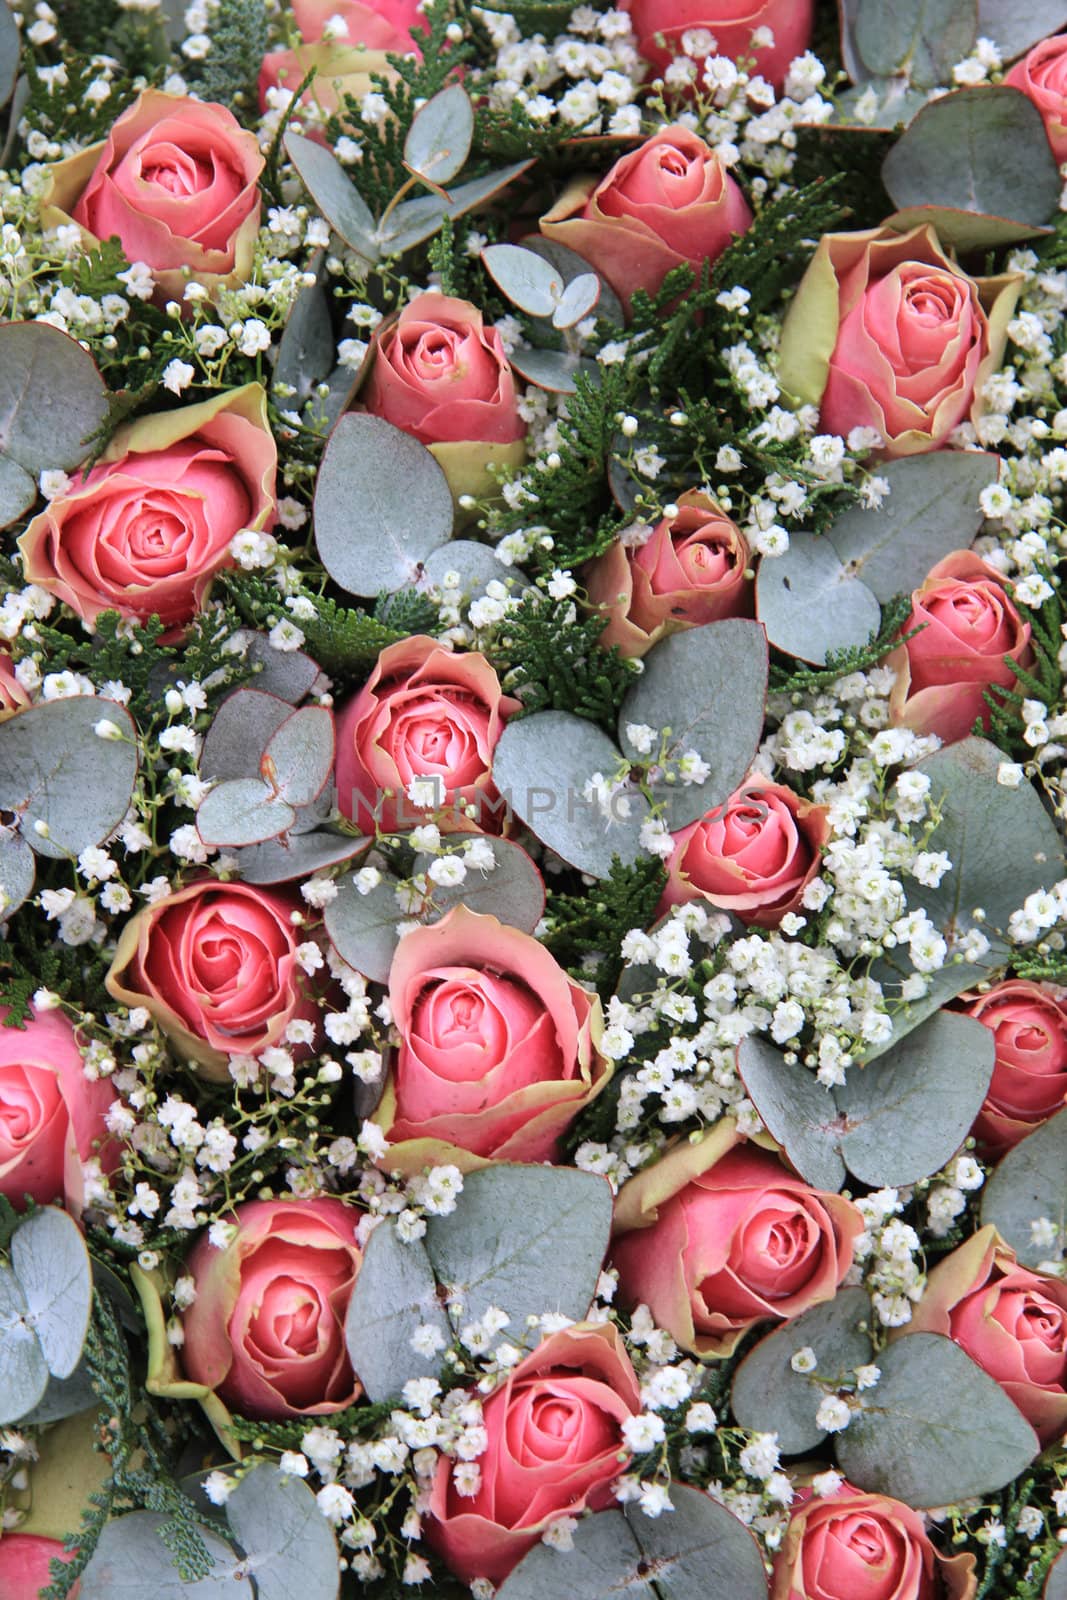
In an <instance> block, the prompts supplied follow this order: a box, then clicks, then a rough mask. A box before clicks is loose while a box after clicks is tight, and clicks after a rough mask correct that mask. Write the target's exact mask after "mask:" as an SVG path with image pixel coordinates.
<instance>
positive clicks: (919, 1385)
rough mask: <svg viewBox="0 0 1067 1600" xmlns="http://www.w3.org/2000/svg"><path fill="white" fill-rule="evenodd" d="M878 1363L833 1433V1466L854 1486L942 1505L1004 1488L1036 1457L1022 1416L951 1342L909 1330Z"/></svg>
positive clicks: (909, 1500) (918, 1503)
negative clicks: (871, 1382)
mask: <svg viewBox="0 0 1067 1600" xmlns="http://www.w3.org/2000/svg"><path fill="white" fill-rule="evenodd" d="M878 1365H879V1367H880V1368H881V1372H882V1375H881V1377H880V1379H879V1380H878V1382H877V1384H876V1385H875V1387H874V1388H873V1389H866V1390H864V1391H863V1393H862V1394H860V1395H859V1396H858V1399H859V1402H860V1410H859V1411H858V1412H854V1413H853V1416H852V1420H851V1421H850V1423H849V1425H848V1427H847V1428H846V1429H845V1430H844V1432H843V1433H840V1434H838V1436H837V1460H838V1465H839V1466H840V1468H841V1470H842V1472H843V1473H844V1474H845V1476H846V1478H848V1480H849V1482H850V1483H854V1484H855V1485H856V1486H857V1488H860V1489H869V1490H871V1491H872V1492H874V1493H877V1494H887V1495H892V1497H893V1498H894V1499H896V1500H903V1501H904V1503H905V1504H906V1505H909V1506H915V1507H918V1508H920V1509H921V1508H922V1507H924V1506H943V1505H949V1504H954V1503H956V1502H958V1501H960V1500H969V1499H970V1498H971V1497H972V1496H975V1495H984V1494H991V1493H992V1492H993V1491H994V1490H996V1489H1002V1488H1003V1487H1004V1485H1005V1484H1006V1483H1010V1482H1011V1480H1012V1479H1013V1478H1017V1477H1018V1476H1019V1474H1020V1473H1021V1472H1024V1471H1025V1470H1026V1468H1027V1467H1028V1466H1029V1465H1030V1463H1031V1461H1033V1459H1034V1457H1035V1456H1036V1455H1037V1453H1038V1450H1039V1448H1040V1446H1039V1444H1038V1441H1037V1435H1036V1434H1035V1433H1034V1430H1033V1429H1032V1428H1031V1426H1030V1424H1029V1423H1028V1422H1027V1421H1026V1420H1025V1419H1024V1418H1023V1416H1022V1413H1021V1412H1020V1411H1018V1410H1017V1409H1016V1407H1015V1406H1014V1405H1013V1404H1012V1402H1011V1401H1010V1400H1009V1399H1008V1397H1007V1395H1006V1394H1005V1393H1004V1390H1003V1389H1002V1388H1001V1387H1000V1385H999V1384H998V1383H995V1382H994V1381H993V1379H992V1378H990V1377H989V1376H988V1375H987V1374H986V1373H984V1372H983V1371H982V1369H981V1367H979V1366H977V1365H976V1364H975V1362H973V1361H972V1360H971V1358H970V1356H968V1355H965V1354H964V1352H963V1351H962V1350H961V1349H960V1347H959V1346H958V1345H956V1344H953V1342H952V1340H951V1339H947V1338H944V1337H943V1336H942V1335H941V1334H937V1333H913V1334H909V1335H908V1336H907V1337H906V1338H903V1339H898V1340H897V1341H896V1342H895V1343H893V1344H891V1345H889V1346H887V1348H886V1349H885V1350H883V1351H882V1352H881V1354H880V1355H879V1357H878Z"/></svg>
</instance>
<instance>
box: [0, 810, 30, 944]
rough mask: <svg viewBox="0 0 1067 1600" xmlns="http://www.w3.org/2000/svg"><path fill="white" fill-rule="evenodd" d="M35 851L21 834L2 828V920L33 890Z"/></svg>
mask: <svg viewBox="0 0 1067 1600" xmlns="http://www.w3.org/2000/svg"><path fill="white" fill-rule="evenodd" d="M36 870H37V868H36V864H35V862H34V856H33V851H32V850H31V849H30V847H29V845H28V844H27V843H26V841H25V839H23V838H22V836H21V834H18V833H12V832H10V831H9V830H8V829H7V828H0V922H2V921H3V920H4V918H5V917H8V916H10V915H11V913H12V911H17V910H18V908H19V906H20V905H21V904H22V902H23V901H24V900H25V899H26V896H27V895H29V894H32V892H33V880H34V876H35V874H36Z"/></svg>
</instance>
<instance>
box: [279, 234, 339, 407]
mask: <svg viewBox="0 0 1067 1600" xmlns="http://www.w3.org/2000/svg"><path fill="white" fill-rule="evenodd" d="M321 276H322V270H321V259H320V266H319V270H318V271H317V272H316V279H317V280H320V279H321ZM336 355H337V342H336V340H335V339H334V334H333V324H332V322H331V320H330V302H329V300H328V298H327V296H326V291H325V289H324V288H323V286H322V283H321V281H316V282H315V283H311V284H308V285H307V287H306V288H303V289H301V291H300V293H299V294H298V295H297V297H296V299H295V300H294V301H293V307H292V310H291V311H290V312H289V315H288V317H287V318H286V322H285V327H284V328H283V329H282V336H281V339H280V340H279V343H278V356H277V359H276V361H275V363H274V373H273V376H272V378H271V390H272V392H273V393H274V394H275V395H276V397H277V399H278V401H279V403H280V404H281V406H282V407H283V409H292V408H294V407H296V406H298V405H302V404H303V403H304V401H305V400H307V399H308V398H309V397H310V395H311V391H312V390H313V389H314V387H315V385H316V384H318V383H321V382H322V380H323V379H324V378H325V377H326V376H327V375H328V373H329V372H330V369H331V368H332V366H333V364H334V360H335V358H336ZM283 387H284V388H285V389H292V390H294V391H295V393H294V394H292V395H289V394H285V395H283V394H281V393H280V392H279V391H280V390H281V389H282V388H283Z"/></svg>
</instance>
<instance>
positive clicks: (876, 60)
mask: <svg viewBox="0 0 1067 1600" xmlns="http://www.w3.org/2000/svg"><path fill="white" fill-rule="evenodd" d="M855 10H856V20H855V42H856V48H857V49H858V51H859V54H860V57H861V59H862V61H863V64H864V66H865V67H866V68H867V69H868V71H869V72H870V73H871V74H872V75H873V76H874V77H878V78H893V77H904V76H906V77H907V78H909V79H910V81H911V82H912V83H914V84H915V85H916V86H917V87H919V88H920V89H932V88H933V87H934V86H935V85H936V84H945V83H951V82H952V68H953V66H954V65H955V64H956V62H957V61H960V60H962V59H963V57H964V56H966V55H967V54H968V53H969V52H970V49H971V46H972V45H973V44H974V41H975V38H976V37H977V24H978V14H977V7H976V0H892V4H889V5H887V4H885V0H859V3H858V5H857V6H856V8H855Z"/></svg>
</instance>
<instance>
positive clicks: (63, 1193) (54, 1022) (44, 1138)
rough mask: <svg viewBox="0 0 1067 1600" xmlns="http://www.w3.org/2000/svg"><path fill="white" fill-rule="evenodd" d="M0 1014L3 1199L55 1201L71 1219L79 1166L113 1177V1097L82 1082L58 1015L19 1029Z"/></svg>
mask: <svg viewBox="0 0 1067 1600" xmlns="http://www.w3.org/2000/svg"><path fill="white" fill-rule="evenodd" d="M6 1016H7V1010H6V1008H5V1009H4V1010H3V1011H0V1194H2V1195H3V1196H4V1198H5V1199H7V1200H10V1201H11V1203H12V1205H15V1206H19V1207H21V1206H22V1203H23V1198H24V1196H25V1195H27V1194H28V1195H30V1196H31V1197H32V1198H33V1199H34V1200H36V1201H37V1202H38V1203H39V1204H40V1205H47V1204H49V1203H50V1202H51V1201H58V1202H59V1203H60V1204H61V1205H64V1206H65V1207H66V1208H67V1210H68V1211H70V1212H72V1213H73V1214H74V1216H80V1215H81V1212H82V1208H83V1206H84V1204H85V1174H84V1171H83V1164H84V1163H85V1162H88V1161H90V1160H93V1159H95V1160H97V1161H98V1162H99V1164H100V1167H101V1169H102V1171H103V1172H105V1173H109V1172H113V1171H114V1169H115V1167H116V1166H117V1165H118V1160H119V1151H118V1146H117V1145H116V1144H115V1142H114V1140H113V1139H111V1138H110V1137H109V1135H108V1130H107V1123H106V1121H105V1118H106V1116H107V1112H108V1108H109V1107H110V1106H111V1104H112V1101H113V1100H114V1099H115V1091H114V1089H113V1088H112V1086H111V1084H110V1082H109V1081H108V1079H107V1078H98V1079H96V1080H95V1081H94V1080H92V1079H90V1078H87V1077H86V1076H85V1065H84V1062H83V1061H82V1057H81V1052H80V1051H79V1049H78V1043H77V1038H76V1036H75V1033H74V1029H73V1027H72V1026H71V1024H70V1023H69V1022H68V1021H67V1018H66V1017H65V1016H64V1015H63V1013H62V1012H61V1011H38V1010H36V1008H35V1009H34V1011H33V1015H32V1017H31V1019H30V1020H29V1021H28V1022H27V1023H26V1026H25V1027H23V1028H14V1027H12V1028H8V1027H6V1026H4V1025H3V1018H5V1017H6Z"/></svg>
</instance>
